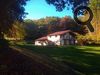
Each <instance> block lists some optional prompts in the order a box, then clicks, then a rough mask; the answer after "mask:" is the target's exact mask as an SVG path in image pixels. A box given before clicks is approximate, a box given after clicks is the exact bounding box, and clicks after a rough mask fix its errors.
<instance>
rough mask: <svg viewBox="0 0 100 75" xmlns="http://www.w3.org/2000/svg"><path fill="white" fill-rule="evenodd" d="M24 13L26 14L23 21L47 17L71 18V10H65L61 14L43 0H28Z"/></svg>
mask: <svg viewBox="0 0 100 75" xmlns="http://www.w3.org/2000/svg"><path fill="white" fill-rule="evenodd" d="M25 12H27V13H28V15H26V18H25V19H32V20H37V19H40V18H45V17H49V16H56V17H64V16H71V17H72V16H73V14H72V10H71V9H69V10H68V9H67V8H65V9H64V10H63V11H62V12H58V11H56V8H55V6H53V5H49V4H47V3H46V1H45V0H30V1H28V2H27V5H26V6H25Z"/></svg>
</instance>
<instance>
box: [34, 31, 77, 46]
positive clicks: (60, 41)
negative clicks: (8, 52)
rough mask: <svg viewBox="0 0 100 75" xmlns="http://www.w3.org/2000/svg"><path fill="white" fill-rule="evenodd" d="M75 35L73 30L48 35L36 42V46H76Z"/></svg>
mask: <svg viewBox="0 0 100 75" xmlns="http://www.w3.org/2000/svg"><path fill="white" fill-rule="evenodd" d="M75 41H76V40H75V34H74V32H72V31H71V30H65V31H59V32H54V33H51V34H48V35H47V36H45V37H41V38H39V39H36V40H35V45H37V46H47V45H57V46H64V45H75Z"/></svg>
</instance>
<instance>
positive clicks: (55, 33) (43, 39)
mask: <svg viewBox="0 0 100 75" xmlns="http://www.w3.org/2000/svg"><path fill="white" fill-rule="evenodd" d="M66 33H73V32H72V31H71V30H64V31H58V32H54V33H51V34H48V35H47V36H53V35H63V34H66ZM47 36H44V37H41V38H38V39H36V41H45V40H47Z"/></svg>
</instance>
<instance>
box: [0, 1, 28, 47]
mask: <svg viewBox="0 0 100 75" xmlns="http://www.w3.org/2000/svg"><path fill="white" fill-rule="evenodd" d="M26 1H28V0H0V45H3V39H4V34H7V33H8V32H9V29H10V28H12V25H13V23H14V21H15V20H18V21H22V20H23V17H24V16H25V12H24V5H26ZM3 46H4V45H3Z"/></svg>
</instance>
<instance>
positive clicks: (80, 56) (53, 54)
mask: <svg viewBox="0 0 100 75" xmlns="http://www.w3.org/2000/svg"><path fill="white" fill-rule="evenodd" d="M19 47H22V48H26V49H29V50H32V51H33V52H36V53H39V54H43V55H46V56H48V57H50V58H53V59H55V60H56V61H59V62H61V63H62V64H64V65H69V66H71V67H72V68H73V69H75V70H78V71H80V72H81V73H83V74H86V75H99V74H100V53H99V52H100V47H98V48H97V47H89V46H83V47H79V46H68V47H35V46H33V45H19Z"/></svg>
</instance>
